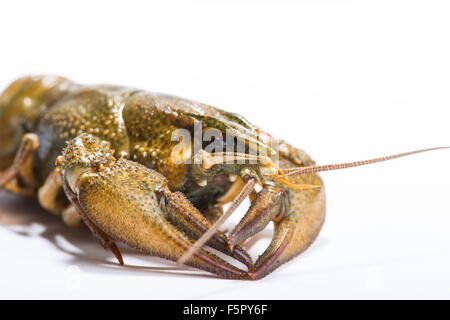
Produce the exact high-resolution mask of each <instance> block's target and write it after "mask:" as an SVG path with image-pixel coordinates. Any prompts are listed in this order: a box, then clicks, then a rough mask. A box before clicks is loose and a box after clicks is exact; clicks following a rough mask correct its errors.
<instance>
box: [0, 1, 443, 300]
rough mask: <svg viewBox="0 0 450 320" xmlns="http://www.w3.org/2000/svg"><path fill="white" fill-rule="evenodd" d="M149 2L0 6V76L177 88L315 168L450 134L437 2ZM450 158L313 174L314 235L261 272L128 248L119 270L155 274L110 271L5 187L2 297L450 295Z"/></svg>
mask: <svg viewBox="0 0 450 320" xmlns="http://www.w3.org/2000/svg"><path fill="white" fill-rule="evenodd" d="M125 3H126V4H125ZM145 3H146V4H143V2H142V1H136V2H133V1H127V2H124V4H122V5H119V4H112V3H111V1H105V2H97V1H96V2H92V1H89V2H87V1H86V2H83V1H76V2H72V3H71V4H67V2H60V3H57V2H47V1H30V2H26V3H23V2H19V1H2V2H1V4H0V12H2V18H1V19H0V71H1V73H0V74H1V76H0V87H1V88H4V87H5V86H6V85H7V84H8V83H9V82H11V81H12V80H13V79H15V78H17V77H19V76H22V75H24V74H29V73H31V74H36V73H51V74H61V75H65V76H67V77H69V78H71V79H73V80H76V81H78V82H80V83H100V82H101V83H111V84H122V85H128V86H134V87H139V88H145V89H148V90H152V91H160V92H166V93H172V94H177V95H180V96H184V97H188V98H191V99H196V100H199V101H201V102H205V103H209V104H212V105H215V106H218V107H222V108H224V109H227V110H230V111H236V112H239V113H241V114H243V115H244V116H246V117H247V118H248V119H250V120H251V121H252V122H253V123H255V124H258V125H259V126H260V127H261V128H263V129H264V130H265V131H268V132H270V133H272V134H273V135H275V136H277V137H283V138H285V139H287V140H288V141H290V142H291V143H293V144H295V145H297V146H298V147H301V148H303V149H305V150H307V151H308V152H309V153H310V154H311V155H312V156H313V157H314V158H315V159H316V160H317V161H318V163H321V164H326V163H330V162H333V163H335V162H342V161H352V160H359V159H366V158H370V157H375V156H381V155H386V154H390V153H396V152H401V151H407V150H412V149H416V148H423V147H429V146H438V145H450V136H449V126H448V123H449V111H448V110H449V109H450V108H449V107H450V94H449V93H450V90H449V89H450V58H449V57H450V42H449V41H448V39H449V36H450V34H449V33H450V20H449V19H448V17H449V14H450V7H449V4H448V2H447V1H440V2H438V1H423V2H421V1H373V2H369V3H367V2H363V1H353V2H352V1H306V2H300V1H295V3H294V1H292V2H288V1H282V2H280V1H274V2H273V3H272V2H261V1H231V2H230V1H226V2H223V3H222V4H221V3H214V4H212V3H210V1H196V2H184V1H183V2H169V1H160V2H154V3H150V2H145ZM147 3H148V4H147ZM225 3H228V4H225ZM449 160H450V152H449V151H447V150H444V151H438V152H433V153H428V154H421V155H417V156H413V157H410V158H404V159H401V160H395V161H392V162H386V163H383V164H377V165H373V166H370V167H364V168H356V169H349V170H345V171H336V172H329V173H324V174H322V176H323V177H324V180H325V184H326V189H327V195H328V210H327V212H328V216H327V221H326V223H325V226H324V228H323V230H322V232H321V234H320V235H319V237H318V239H317V241H316V242H315V244H314V245H313V246H312V247H311V248H310V249H309V250H308V251H307V252H306V253H305V254H304V255H303V256H301V257H299V258H297V259H295V260H294V261H293V262H291V263H289V264H288V265H286V266H285V267H282V268H280V269H279V270H277V271H276V272H274V273H273V274H272V275H270V276H269V277H267V278H265V279H263V280H261V281H258V282H239V281H228V280H221V279H216V278H213V277H209V276H202V275H200V273H198V272H192V271H178V270H171V268H173V266H174V265H173V264H171V263H166V262H165V261H163V260H160V259H154V258H148V257H144V256H141V255H138V254H135V253H133V252H132V251H130V250H125V252H124V253H125V259H126V262H128V263H129V264H131V265H135V266H138V265H140V266H149V267H157V268H159V269H156V270H155V269H151V268H140V267H124V268H121V267H118V266H117V265H115V264H114V263H112V262H114V260H113V259H112V257H111V254H110V253H108V252H105V251H103V249H101V248H100V247H99V245H97V243H96V242H95V240H94V239H92V238H91V237H90V235H89V233H88V232H87V230H84V229H70V228H68V227H65V226H64V225H63V224H62V222H61V221H60V220H59V219H57V218H55V217H53V216H51V215H50V214H48V213H46V212H43V211H41V210H40V209H38V208H37V207H36V206H35V205H33V204H30V203H27V202H26V201H25V200H23V199H20V198H17V197H14V196H10V195H6V194H4V193H2V194H1V195H0V214H1V215H0V223H1V224H2V227H1V228H0V248H1V254H2V264H1V265H0V297H1V298H177V299H178V298H195V299H200V298H210V299H228V298H237V299H240V298H247V299H253V298H272V299H278V298H450V275H449V270H450V233H449V232H448V230H449V228H450V204H449V202H448V195H449V192H450V181H449V178H450V168H449V166H448V163H449ZM269 236H270V232H269V231H267V232H265V233H263V237H262V238H263V241H262V242H263V243H261V242H260V243H259V246H258V245H257V246H255V247H254V248H253V249H252V254H253V255H254V256H256V255H257V254H258V250H262V249H263V246H264V245H265V243H267V240H268V237H269ZM264 242H265V243H264ZM166 269H168V270H166Z"/></svg>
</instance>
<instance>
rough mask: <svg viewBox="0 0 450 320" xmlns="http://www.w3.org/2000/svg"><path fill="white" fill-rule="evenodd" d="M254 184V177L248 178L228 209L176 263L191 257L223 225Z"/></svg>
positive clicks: (183, 261)
mask: <svg viewBox="0 0 450 320" xmlns="http://www.w3.org/2000/svg"><path fill="white" fill-rule="evenodd" d="M255 184H256V180H255V179H250V180H248V181H247V183H246V184H245V185H244V187H243V188H242V190H241V192H239V194H238V195H237V197H236V198H235V199H234V200H233V202H232V203H231V205H230V207H229V208H228V210H227V211H226V212H225V213H224V214H223V215H222V216H221V217H220V218H219V219H217V221H216V222H215V223H214V224H213V225H212V226H211V228H209V229H208V231H206V232H205V233H204V234H203V235H202V236H201V237H200V238H199V239H198V240H197V241H196V242H195V243H194V244H193V245H192V247H190V248H189V249H188V250H187V251H186V252H185V253H184V254H183V255H182V256H181V257H180V259H178V261H177V262H178V264H184V263H185V262H186V261H187V260H188V259H189V258H190V257H192V256H193V255H194V254H195V253H196V252H197V251H198V250H199V249H200V248H201V247H202V246H203V245H204V244H205V243H206V242H207V241H208V240H209V239H210V238H211V237H212V236H213V235H214V234H215V233H216V231H217V230H219V228H220V227H221V226H222V225H223V223H224V222H225V221H226V220H227V219H228V218H229V217H230V216H231V214H232V213H233V212H234V211H235V210H236V209H237V208H238V207H239V205H240V204H241V203H242V201H244V200H245V198H247V197H248V195H249V194H250V193H251V192H252V191H253V189H254V187H255Z"/></svg>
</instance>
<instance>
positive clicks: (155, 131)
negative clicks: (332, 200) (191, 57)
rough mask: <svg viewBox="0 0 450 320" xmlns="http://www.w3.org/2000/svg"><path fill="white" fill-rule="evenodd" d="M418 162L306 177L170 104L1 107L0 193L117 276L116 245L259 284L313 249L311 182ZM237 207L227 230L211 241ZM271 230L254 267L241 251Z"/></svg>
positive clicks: (94, 99) (231, 123) (24, 96)
mask: <svg viewBox="0 0 450 320" xmlns="http://www.w3.org/2000/svg"><path fill="white" fill-rule="evenodd" d="M180 137H181V138H182V139H181V138H180ZM187 137H194V138H193V139H189V138H187ZM205 137H207V139H205ZM213 137H214V139H212V138H213ZM208 142H210V143H208ZM434 149H436V148H434ZM426 150H431V149H426ZM422 151H425V150H420V151H414V152H409V153H404V154H398V155H394V156H390V157H383V158H377V159H372V160H367V161H360V162H353V163H346V164H340V165H327V166H315V163H314V162H313V161H312V159H311V158H310V157H309V156H308V155H307V154H306V153H305V152H303V151H302V150H300V149H297V148H295V147H293V146H291V145H289V144H287V143H286V142H284V141H282V140H277V139H275V138H273V137H272V136H271V135H269V134H266V133H264V132H262V131H261V130H259V128H257V127H256V126H254V125H252V124H250V123H249V122H248V121H247V120H246V119H245V118H243V117H241V116H240V115H237V114H234V113H229V112H225V111H222V110H220V109H217V108H214V107H211V106H208V105H205V104H201V103H197V102H193V101H190V100H186V99H182V98H178V97H174V96H169V95H162V94H153V93H149V92H146V91H142V90H136V89H130V88H123V87H118V86H109V85H102V86H81V85H78V84H76V83H73V82H71V81H69V80H67V79H65V78H62V77H57V76H29V77H24V78H21V79H19V80H16V81H15V82H14V83H12V84H11V85H10V86H9V87H8V88H7V89H6V90H5V91H4V92H3V93H2V95H1V96H0V188H3V189H6V190H9V191H11V192H14V193H18V194H21V195H24V196H31V197H34V198H37V199H38V201H39V203H40V205H41V206H42V207H43V208H45V209H46V210H48V211H50V212H52V213H54V214H57V215H61V216H62V219H63V221H64V222H65V223H67V224H68V225H71V226H76V225H79V224H81V223H84V224H85V225H86V226H87V227H88V228H89V229H90V230H91V231H92V233H93V234H94V236H95V237H96V238H97V239H98V240H99V241H100V243H101V244H102V245H103V246H104V247H105V248H109V249H111V251H112V252H113V253H114V255H115V256H116V258H117V259H118V261H119V263H121V264H123V259H122V256H121V254H120V251H119V249H118V247H117V246H116V241H119V242H123V243H125V244H127V245H129V246H131V247H133V248H136V249H137V250H139V251H141V252H144V253H147V254H150V255H154V256H159V257H162V258H165V259H169V260H173V261H178V262H179V263H184V264H186V265H189V266H193V267H196V268H199V269H202V270H206V271H208V272H211V273H214V274H217V275H220V276H222V277H225V278H230V279H249V280H251V279H260V278H262V277H264V276H266V275H267V274H269V273H270V272H272V271H273V270H275V269H276V268H277V267H279V266H280V265H282V264H283V263H285V262H287V261H288V260H290V259H292V258H294V257H296V256H297V255H299V254H300V253H301V252H303V251H304V250H305V249H307V248H308V246H309V245H310V244H311V243H312V242H313V241H314V239H315V238H316V236H317V235H318V233H319V231H320V229H321V227H322V224H323V222H324V218H325V192H324V188H323V184H322V180H321V178H320V177H319V176H318V175H317V172H318V171H325V170H332V169H340V168H346V167H351V166H357V165H364V164H369V163H373V162H378V161H383V160H387V159H391V158H396V157H400V156H404V155H408V154H411V153H416V152H422ZM255 187H257V189H258V192H256V190H255ZM247 197H250V199H251V205H250V208H249V209H248V211H247V213H246V214H245V215H244V217H243V218H242V220H241V221H240V222H239V223H238V225H236V226H235V227H234V229H233V230H232V231H231V232H230V233H229V234H228V235H227V234H225V233H223V232H221V231H219V227H220V225H221V223H222V222H223V221H224V220H225V219H226V218H227V217H228V216H229V215H230V214H231V213H232V211H233V210H235V209H236V208H237V207H238V206H239V205H240V203H241V202H242V201H243V200H244V199H246V198H247ZM227 203H231V204H230V206H229V209H228V210H227V211H226V212H225V213H224V212H223V209H222V208H223V206H224V205H225V204H227ZM270 222H273V223H274V226H275V227H274V235H273V239H272V241H271V243H270V245H269V247H268V248H267V249H266V250H265V251H264V253H263V254H262V255H261V256H260V257H259V258H258V259H257V261H256V262H255V263H254V262H253V261H252V259H251V258H250V256H249V255H248V253H247V252H246V251H245V250H244V249H243V248H242V247H241V244H242V243H243V242H244V241H245V240H247V239H248V238H250V237H252V236H253V235H255V234H256V233H258V232H260V231H261V230H263V229H264V228H265V227H266V226H267V224H269V223H270ZM208 247H209V248H214V249H215V250H218V251H219V252H222V253H223V254H225V255H228V256H230V257H231V258H234V259H236V260H237V261H239V262H241V263H243V264H244V265H245V266H246V267H247V268H248V270H242V269H240V268H238V267H235V266H233V265H232V264H230V263H228V262H226V261H225V260H224V259H221V258H220V257H218V256H217V255H215V254H213V253H212V252H211V250H210V249H208Z"/></svg>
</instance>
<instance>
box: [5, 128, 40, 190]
mask: <svg viewBox="0 0 450 320" xmlns="http://www.w3.org/2000/svg"><path fill="white" fill-rule="evenodd" d="M38 147H39V136H38V135H36V134H34V133H27V134H25V135H24V136H23V137H22V142H21V144H20V146H19V149H18V150H17V153H16V155H15V157H14V160H13V162H12V164H11V166H10V167H8V168H7V169H6V170H5V171H3V172H2V173H1V174H0V189H2V188H4V187H5V186H6V185H7V184H8V183H9V182H11V181H12V180H13V179H14V178H17V177H18V176H19V175H20V177H21V178H22V180H24V182H25V184H26V187H28V188H34V187H35V186H36V185H37V183H36V179H35V177H34V174H33V170H32V162H33V161H32V160H33V157H34V152H35V151H36V149H37V148H38Z"/></svg>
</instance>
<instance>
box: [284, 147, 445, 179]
mask: <svg viewBox="0 0 450 320" xmlns="http://www.w3.org/2000/svg"><path fill="white" fill-rule="evenodd" d="M440 149H450V147H435V148H428V149H421V150H415V151H409V152H404V153H399V154H394V155H390V156H386V157H381V158H374V159H370V160H363V161H356V162H347V163H340V164H328V165H322V166H309V167H297V168H292V169H283V171H284V173H285V174H286V176H295V175H301V174H307V173H313V172H321V171H330V170H338V169H346V168H351V167H359V166H365V165H368V164H372V163H377V162H382V161H387V160H392V159H396V158H401V157H406V156H410V155H412V154H416V153H422V152H427V151H433V150H440Z"/></svg>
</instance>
